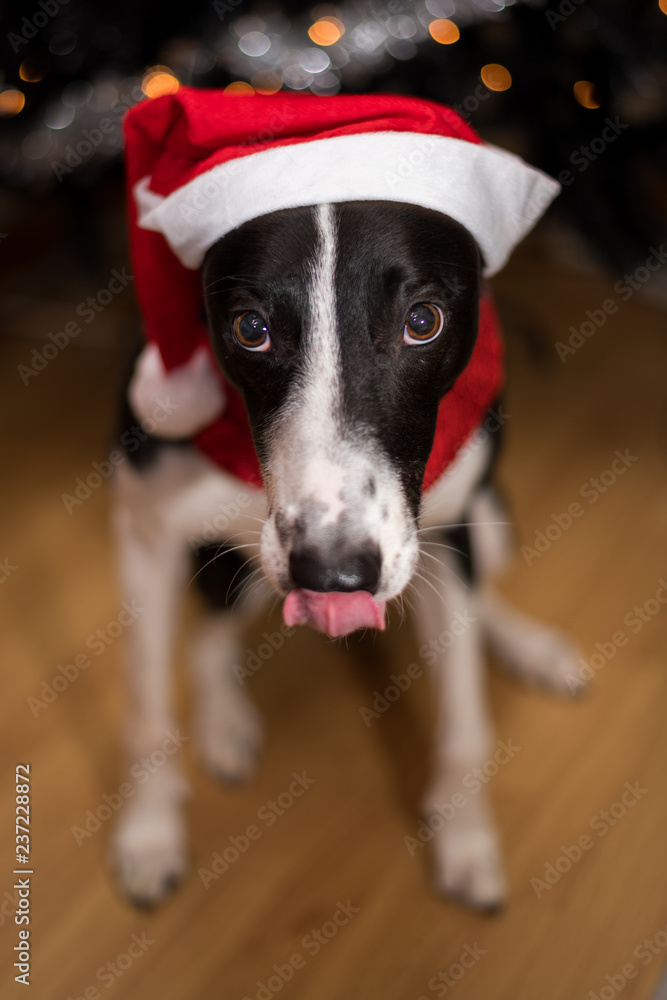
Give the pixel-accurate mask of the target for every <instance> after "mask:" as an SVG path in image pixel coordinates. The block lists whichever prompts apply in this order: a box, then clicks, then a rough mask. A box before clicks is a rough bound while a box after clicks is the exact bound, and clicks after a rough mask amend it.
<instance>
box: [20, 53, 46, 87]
mask: <svg viewBox="0 0 667 1000" xmlns="http://www.w3.org/2000/svg"><path fill="white" fill-rule="evenodd" d="M48 72H49V64H48V62H47V61H46V59H40V58H39V56H28V57H27V58H26V59H24V60H23V62H22V63H21V65H20V67H19V76H20V77H21V79H22V80H24V81H25V82H26V83H38V82H39V81H40V80H43V79H44V77H45V76H46V74H47V73H48Z"/></svg>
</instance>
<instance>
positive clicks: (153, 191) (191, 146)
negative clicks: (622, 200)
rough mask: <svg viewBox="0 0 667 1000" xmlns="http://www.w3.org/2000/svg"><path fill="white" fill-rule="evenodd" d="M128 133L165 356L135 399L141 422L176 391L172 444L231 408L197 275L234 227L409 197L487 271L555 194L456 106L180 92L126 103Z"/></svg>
mask: <svg viewBox="0 0 667 1000" xmlns="http://www.w3.org/2000/svg"><path fill="white" fill-rule="evenodd" d="M125 135H126V160H127V172H128V182H129V188H130V195H131V197H130V201H131V204H130V215H131V240H132V252H133V258H134V267H135V277H136V287H137V294H138V298H139V302H140V305H141V308H142V311H143V315H144V322H145V332H146V335H147V338H148V340H149V342H151V343H152V344H154V345H157V348H158V350H156V349H155V347H153V348H152V350H150V351H149V352H148V354H147V355H146V356H144V357H143V358H142V360H141V363H140V364H139V366H138V368H137V372H136V375H135V378H134V380H133V383H132V386H131V392H130V395H131V399H132V403H133V405H134V407H135V409H136V410H137V413H138V415H139V416H144V417H147V416H150V415H151V414H150V411H151V408H154V407H155V405H156V402H155V401H156V398H157V397H159V396H160V393H162V394H163V395H164V394H168V395H170V397H171V401H172V404H173V406H172V408H173V411H174V412H173V416H172V417H171V418H170V419H169V421H165V422H164V423H163V424H162V425H160V427H159V429H158V432H161V433H163V434H165V435H167V436H191V435H192V434H195V433H196V432H198V431H200V430H202V429H204V428H205V427H207V426H208V425H210V424H211V423H212V422H213V421H215V420H216V419H217V418H219V417H220V415H221V414H222V413H223V411H224V410H225V405H227V407H228V408H229V405H230V392H229V389H227V392H226V394H225V392H223V389H222V386H223V382H222V380H221V378H220V377H219V375H218V374H217V373H214V369H213V366H212V364H209V363H208V361H209V354H208V348H207V347H206V346H205V345H207V344H208V335H207V331H206V329H205V327H204V326H203V324H202V322H201V319H200V317H201V310H202V291H201V284H200V278H199V275H198V273H197V272H198V269H199V268H200V266H201V264H202V262H203V259H204V256H205V254H206V251H207V250H208V249H209V247H211V246H212V245H213V244H214V243H215V242H216V241H217V240H218V239H220V238H221V237H222V236H224V235H225V234H226V233H228V232H230V231H231V230H232V229H235V228H237V227H238V226H241V225H243V223H245V222H248V221H249V220H251V219H254V218H257V217H259V216H261V215H264V214H266V213H268V212H274V211H277V210H279V209H286V208H296V207H300V206H306V205H318V204H324V203H329V202H332V203H336V202H346V201H395V202H406V203H409V204H413V205H421V206H423V207H424V208H429V209H433V210H435V211H437V212H442V213H445V214H446V215H449V216H451V217H452V218H453V219H456V221H457V222H460V223H461V224H462V225H463V226H464V227H465V228H466V229H467V230H468V231H469V232H470V233H471V234H472V236H474V238H475V240H476V241H477V243H478V245H479V247H480V250H481V252H482V254H483V258H484V264H485V274H486V275H492V274H495V273H496V272H497V271H498V270H500V268H501V267H502V266H503V265H504V264H505V262H506V260H507V258H508V257H509V255H510V253H511V251H512V250H513V248H514V247H515V246H516V244H517V243H519V242H520V241H521V240H522V239H523V237H524V236H525V235H526V233H527V232H528V231H529V230H530V229H531V228H532V227H533V225H534V224H535V222H536V221H537V219H538V218H539V217H540V216H541V215H542V214H543V212H544V211H545V210H546V208H547V207H548V205H549V204H550V202H551V201H552V199H553V198H554V197H555V196H556V194H557V193H558V190H559V185H558V184H557V183H556V182H555V181H554V180H552V179H551V178H550V177H547V176H546V175H545V174H543V173H542V172H541V171H539V170H536V169H534V168H533V167H530V166H528V165H527V164H526V163H524V162H523V161H522V160H521V159H520V158H519V157H517V156H514V155H513V154H511V153H507V152H505V151H504V150H501V149H498V148H496V147H494V146H490V145H487V144H485V143H482V142H481V140H480V139H479V137H478V136H477V135H476V134H475V133H474V132H473V130H472V129H471V128H470V127H469V125H467V123H466V122H465V121H464V120H463V119H462V118H461V117H460V116H459V115H458V114H457V113H456V112H455V111H453V110H452V109H450V108H447V107H443V106H441V105H438V104H435V103H433V102H431V101H424V100H420V99H418V98H413V97H399V96H390V95H386V94H375V95H364V96H357V95H354V96H347V95H341V96H337V97H315V96H310V95H302V94H285V93H279V94H275V95H273V96H259V95H257V96H254V97H247V96H232V95H227V94H224V93H223V92H222V91H219V90H196V89H193V88H189V87H181V88H180V90H179V91H178V92H177V93H176V94H171V95H167V96H164V97H158V98H155V99H152V100H146V101H144V102H143V103H142V104H140V105H137V106H136V107H134V108H132V109H131V110H130V111H129V112H128V114H127V115H126V118H125ZM200 348H204V349H203V350H200ZM232 395H233V390H232ZM232 403H233V404H234V407H235V406H236V401H235V400H232Z"/></svg>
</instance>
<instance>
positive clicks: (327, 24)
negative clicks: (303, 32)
mask: <svg viewBox="0 0 667 1000" xmlns="http://www.w3.org/2000/svg"><path fill="white" fill-rule="evenodd" d="M344 34H345V25H344V24H343V22H342V21H341V20H340V19H339V18H337V17H321V18H320V19H319V20H318V21H315V24H311V26H310V28H309V29H308V35H309V36H310V40H311V41H312V42H315V44H316V45H333V44H334V43H335V42H337V41H339V39H341V38H342V37H343V35H344Z"/></svg>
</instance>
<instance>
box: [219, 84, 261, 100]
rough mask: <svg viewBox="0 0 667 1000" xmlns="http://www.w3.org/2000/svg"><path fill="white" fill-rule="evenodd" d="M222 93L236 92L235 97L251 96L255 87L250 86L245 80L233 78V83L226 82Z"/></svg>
mask: <svg viewBox="0 0 667 1000" xmlns="http://www.w3.org/2000/svg"><path fill="white" fill-rule="evenodd" d="M223 93H225V94H236V96H237V97H243V96H246V97H252V95H253V94H254V93H255V88H254V87H251V86H250V84H249V83H246V82H245V80H234V82H233V83H228V84H227V86H226V87H225V89H224V91H223Z"/></svg>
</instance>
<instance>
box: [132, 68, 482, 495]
mask: <svg viewBox="0 0 667 1000" xmlns="http://www.w3.org/2000/svg"><path fill="white" fill-rule="evenodd" d="M124 127H125V137H126V165H127V182H128V209H129V221H130V237H131V250H132V257H133V261H134V271H135V287H136V293H137V297H138V299H139V305H140V307H141V310H142V313H143V317H144V328H145V334H146V337H147V338H148V339H149V340H151V341H153V342H155V343H157V344H158V346H159V348H160V353H161V355H162V358H163V360H164V363H165V366H166V368H167V369H168V370H169V369H172V368H175V367H177V366H178V365H181V364H183V363H184V362H185V361H187V360H188V359H189V358H190V357H191V355H192V353H193V352H194V350H195V349H196V347H198V346H199V344H201V343H205V344H208V333H207V330H206V328H205V327H204V326H203V325H202V323H201V322H199V319H198V317H199V315H200V313H201V308H202V291H201V280H200V275H199V273H198V272H197V271H191V270H188V269H187V268H185V267H184V266H183V265H182V264H181V263H180V261H179V260H178V259H177V257H176V256H175V255H174V253H173V252H172V250H171V249H170V247H169V246H168V244H167V242H166V240H165V239H164V237H163V236H162V235H161V234H160V233H155V232H150V231H147V230H143V229H139V227H138V226H137V224H136V215H137V211H136V205H135V202H134V197H133V194H132V192H133V188H134V186H135V185H136V184H137V182H138V181H140V180H142V179H143V178H144V177H147V176H150V178H151V182H150V188H151V190H152V191H154V192H156V193H158V194H161V195H168V194H171V193H172V192H173V191H174V190H177V189H178V188H180V187H182V186H183V185H184V184H186V183H188V181H191V180H192V179H193V178H194V177H196V176H198V175H199V174H202V173H205V172H206V171H208V170H210V169H211V168H212V167H214V166H216V165H217V164H219V163H223V162H225V161H228V160H232V159H236V158H239V157H243V156H248V155H250V154H252V153H256V152H259V151H260V150H262V149H267V148H269V147H274V146H282V145H288V144H293V143H300V142H308V141H312V140H315V139H325V138H328V137H332V136H340V135H349V134H354V133H361V132H386V131H397V132H415V133H420V134H425V135H447V136H452V137H455V138H459V139H461V140H463V141H467V142H473V143H479V142H480V141H481V140H480V139H479V138H478V136H476V135H475V133H474V132H473V131H472V129H471V128H470V127H469V126H468V125H467V124H466V122H465V121H463V119H462V118H461V117H460V116H459V115H458V114H457V113H456V112H455V111H453V110H452V109H451V108H447V107H443V106H441V105H438V104H435V103H433V102H431V101H424V100H421V99H419V98H414V97H401V96H392V95H387V94H375V95H368V96H357V95H354V96H348V95H339V96H336V97H315V96H312V95H304V94H285V93H279V94H275V95H273V96H270V97H269V96H264V97H262V96H255V97H240V96H232V95H225V94H223V93H222V91H219V90H198V89H194V88H191V87H181V88H180V89H179V91H178V92H177V93H176V94H170V95H166V96H164V97H158V98H155V99H152V100H146V101H143V102H142V103H141V104H139V105H137V106H135V107H134V108H132V109H131V110H130V111H128V113H127V115H126V116H125V122H124ZM501 354H502V351H501V346H500V338H499V333H498V328H497V323H496V319H495V314H494V312H493V307H492V306H491V304H490V302H488V301H484V302H483V303H482V305H481V313H480V329H479V338H478V341H477V345H476V347H475V350H474V353H473V356H472V358H471V360H470V363H469V365H468V367H467V368H466V370H465V372H464V373H463V374H462V375H461V377H460V378H459V379H458V380H457V382H456V384H455V386H454V388H453V389H452V390H451V392H450V393H448V395H447V396H446V397H445V399H444V400H443V402H442V404H441V406H440V411H439V415H438V425H437V431H436V440H435V443H434V446H433V451H432V453H431V456H430V459H429V462H428V465H427V468H426V476H425V480H424V488H427V487H428V486H430V485H431V484H432V483H433V482H435V480H436V479H438V478H439V476H440V475H441V474H442V473H443V472H444V470H445V468H446V467H447V465H448V464H449V463H450V462H451V460H452V458H453V457H454V455H455V453H456V451H457V449H458V447H459V446H460V445H461V444H462V443H463V442H464V441H465V439H466V438H467V437H468V435H469V434H470V433H472V431H473V430H474V429H475V427H476V426H477V425H478V424H479V422H480V419H481V418H482V416H483V414H484V411H485V410H486V409H487V407H488V406H489V405H491V403H492V402H493V400H494V399H495V398H496V396H497V393H498V391H499V389H500V385H501V381H502V375H501V367H502V365H501ZM221 379H222V376H221ZM222 381H223V382H225V380H224V379H222ZM225 392H226V394H227V397H228V406H227V409H226V411H225V413H224V414H223V416H222V417H220V418H219V419H218V420H217V421H216V422H215V423H214V424H213V425H211V426H210V427H208V428H206V430H204V431H203V432H202V433H201V434H199V435H198V436H197V437H196V439H195V441H196V444H197V445H198V447H199V448H200V449H201V450H202V451H203V452H204V453H205V454H206V455H208V456H209V458H211V459H212V460H213V461H214V462H217V463H218V464H219V465H221V466H222V467H223V468H225V469H228V470H229V471H230V472H232V473H234V474H235V475H236V476H238V477H239V478H240V479H243V480H245V481H247V482H250V483H256V484H259V483H261V475H260V471H259V465H258V462H257V458H256V456H255V451H254V447H253V444H252V438H251V435H250V429H249V426H248V421H247V417H246V415H245V408H244V404H243V402H242V400H241V398H240V397H239V395H238V393H237V392H236V391H235V390H234V389H233V387H232V386H230V385H228V384H227V383H226V382H225Z"/></svg>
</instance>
